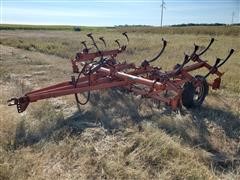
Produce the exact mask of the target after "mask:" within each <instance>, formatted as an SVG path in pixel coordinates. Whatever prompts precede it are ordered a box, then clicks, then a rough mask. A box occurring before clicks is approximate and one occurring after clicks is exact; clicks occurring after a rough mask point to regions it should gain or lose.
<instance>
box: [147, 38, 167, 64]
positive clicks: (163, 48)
mask: <svg viewBox="0 0 240 180" xmlns="http://www.w3.org/2000/svg"><path fill="white" fill-rule="evenodd" d="M162 41H163V47H162V49H161V51H160V52H159V53H158V54H157V55H156V56H155V57H154V58H152V59H151V60H148V62H149V63H151V62H154V61H156V60H157V59H158V58H159V57H160V56H161V55H162V53H163V51H164V50H165V48H166V46H167V41H166V40H165V39H163V38H162Z"/></svg>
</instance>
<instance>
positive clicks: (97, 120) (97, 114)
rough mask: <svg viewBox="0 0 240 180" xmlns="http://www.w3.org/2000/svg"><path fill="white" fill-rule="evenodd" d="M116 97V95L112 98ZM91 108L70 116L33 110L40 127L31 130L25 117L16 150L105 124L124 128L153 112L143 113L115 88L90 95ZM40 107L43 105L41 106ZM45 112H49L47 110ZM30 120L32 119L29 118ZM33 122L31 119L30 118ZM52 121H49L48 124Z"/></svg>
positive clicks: (105, 127)
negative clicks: (143, 114) (65, 116)
mask: <svg viewBox="0 0 240 180" xmlns="http://www.w3.org/2000/svg"><path fill="white" fill-rule="evenodd" d="M113 97H114V98H113ZM89 103H90V104H91V108H90V109H88V110H81V107H82V106H81V107H80V108H79V107H78V111H76V112H75V113H74V114H72V115H71V116H70V117H68V118H64V117H63V116H57V115H54V114H56V113H57V112H56V111H55V109H54V108H53V107H49V108H50V110H49V108H46V110H39V111H38V110H37V111H36V112H34V113H33V115H34V116H35V119H33V121H36V124H37V125H36V126H39V127H37V129H33V130H31V128H30V130H29V127H28V124H27V121H26V120H24V119H23V120H22V121H21V122H20V123H19V124H18V127H17V128H16V136H15V140H14V142H15V143H14V146H13V147H12V148H13V149H16V148H20V147H22V146H31V145H34V144H37V143H38V142H39V141H42V140H44V141H51V140H53V141H55V142H58V141H61V140H62V139H64V137H66V136H68V135H69V136H78V135H81V133H82V132H83V131H84V130H85V129H86V128H96V127H100V126H101V127H103V128H104V129H105V130H106V131H107V132H108V133H112V132H113V131H118V130H122V129H123V128H125V127H127V126H128V125H129V124H131V125H134V124H136V123H138V122H140V121H142V120H143V119H150V118H151V116H152V115H147V116H142V115H141V114H139V111H138V109H137V108H136V103H137V102H136V101H134V100H133V97H132V96H128V95H123V93H122V92H121V91H117V90H112V91H106V92H103V93H102V94H101V98H100V95H99V94H91V98H90V102H89ZM39 109H41V108H39ZM45 111H49V113H48V112H45ZM28 121H29V120H28ZM30 121H31V119H30ZM48 123H49V124H48Z"/></svg>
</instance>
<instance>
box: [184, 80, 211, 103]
mask: <svg viewBox="0 0 240 180" xmlns="http://www.w3.org/2000/svg"><path fill="white" fill-rule="evenodd" d="M195 79H196V80H200V81H201V85H202V86H201V89H202V92H201V96H200V97H198V99H197V100H195V99H194V95H195V91H196V89H195V87H194V85H193V82H186V83H185V84H184V86H183V92H182V104H183V105H184V106H185V107H186V108H196V107H200V106H201V105H202V103H203V101H204V100H205V97H206V96H207V95H208V91H209V86H208V83H207V81H206V79H205V78H204V77H203V76H200V75H196V76H195Z"/></svg>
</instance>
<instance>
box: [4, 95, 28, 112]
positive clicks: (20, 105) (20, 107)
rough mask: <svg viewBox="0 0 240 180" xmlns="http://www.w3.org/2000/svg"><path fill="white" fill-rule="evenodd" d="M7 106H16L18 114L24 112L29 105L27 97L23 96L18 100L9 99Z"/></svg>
mask: <svg viewBox="0 0 240 180" xmlns="http://www.w3.org/2000/svg"><path fill="white" fill-rule="evenodd" d="M7 102H8V106H14V105H16V106H17V111H18V113H22V112H23V111H25V110H26V109H27V107H28V105H29V98H28V97H27V96H23V97H20V98H11V99H9V100H8V101H7Z"/></svg>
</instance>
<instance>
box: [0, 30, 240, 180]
mask: <svg viewBox="0 0 240 180" xmlns="http://www.w3.org/2000/svg"><path fill="white" fill-rule="evenodd" d="M227 28H228V29H225V31H224V29H223V28H222V27H221V29H220V30H218V29H217V28H215V29H214V27H211V28H206V27H204V28H202V29H201V28H200V27H199V28H198V29H197V28H196V27H195V29H193V30H192V31H190V30H189V29H187V32H186V33H181V32H184V31H183V30H181V31H180V30H177V31H179V32H176V33H174V32H175V31H176V29H175V30H171V29H170V28H169V29H166V31H163V30H161V31H160V30H159V29H154V28H150V29H149V28H145V29H144V28H136V29H135V28H115V29H107V28H106V29H99V30H97V29H93V33H94V35H95V36H96V37H99V36H104V37H105V39H106V41H107V43H108V48H116V47H117V46H116V44H114V43H113V42H114V40H115V39H121V40H122V42H123V41H124V39H123V37H122V36H121V34H120V32H123V31H125V30H128V31H129V37H130V43H129V47H128V49H127V51H126V52H124V53H123V54H121V55H120V56H119V57H118V59H119V60H120V61H125V60H126V61H127V62H135V63H136V64H139V63H140V62H141V61H142V60H144V59H147V58H150V57H152V56H154V54H156V53H157V52H158V50H159V49H161V45H162V44H161V38H162V37H164V38H165V39H166V40H167V41H168V46H167V48H166V51H165V52H164V54H163V55H162V56H161V58H160V60H159V61H157V62H156V63H155V65H158V66H160V67H163V68H164V69H170V68H172V67H173V65H175V64H176V63H180V62H182V60H183V57H184V52H186V53H190V52H191V51H192V50H193V43H196V44H199V45H201V48H204V47H205V46H206V45H207V44H208V41H209V39H210V38H211V37H214V38H215V39H216V40H217V41H216V42H215V43H214V44H213V46H212V47H211V48H210V50H209V51H208V52H207V53H206V54H205V55H204V57H203V58H204V59H206V60H209V61H210V62H211V63H214V61H215V59H216V57H220V58H224V57H225V56H226V55H227V53H228V51H229V49H230V48H234V49H235V50H236V52H235V53H234V55H233V56H232V57H231V59H230V60H229V62H227V63H226V65H224V66H223V67H221V71H223V72H226V73H225V75H224V76H223V80H222V81H223V83H222V88H221V89H220V90H218V91H212V90H211V91H210V93H209V95H208V97H207V98H206V101H205V102H204V104H203V106H202V107H201V108H199V109H193V110H186V109H184V112H183V114H181V115H180V114H178V113H175V112H172V111H170V110H169V109H168V108H165V107H161V108H160V109H157V108H155V107H154V106H153V105H152V102H151V101H149V100H145V99H139V98H138V97H134V96H132V95H131V94H122V93H121V92H119V91H118V90H116V89H113V90H108V91H101V92H99V93H97V92H96V93H94V94H92V96H91V99H90V103H89V104H87V105H86V106H81V107H79V106H77V105H76V103H75V99H74V96H65V97H61V98H56V99H49V100H43V101H39V102H36V103H33V104H30V106H29V108H28V109H27V110H26V111H25V112H24V113H22V114H18V113H17V111H16V108H15V107H8V106H7V103H6V101H7V99H9V98H10V97H12V96H19V95H22V94H24V93H25V92H27V91H30V90H32V89H36V88H40V87H44V86H46V85H50V84H53V83H56V82H61V81H65V80H69V79H70V76H71V74H72V73H71V64H70V61H69V59H70V58H72V57H74V56H75V53H76V52H77V51H79V50H80V49H81V48H82V46H81V43H80V42H81V41H82V40H88V39H87V38H86V36H85V35H86V34H87V33H88V32H89V30H88V29H87V28H86V29H84V30H82V31H79V32H74V31H70V30H62V31H56V30H51V31H48V30H1V31H0V89H1V92H0V93H1V94H0V179H22V180H25V179H240V78H239V77H240V72H239V69H240V36H239V33H240V28H239V27H232V29H231V27H227ZM188 32H189V33H188ZM201 32H202V33H201ZM224 32H227V33H224ZM99 43H100V42H99ZM89 44H90V43H89ZM101 48H103V46H102V47H101ZM197 73H204V72H202V71H200V72H197Z"/></svg>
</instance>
